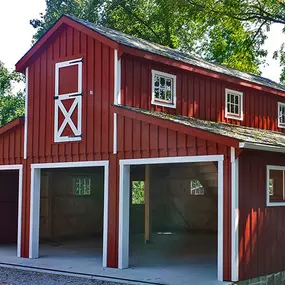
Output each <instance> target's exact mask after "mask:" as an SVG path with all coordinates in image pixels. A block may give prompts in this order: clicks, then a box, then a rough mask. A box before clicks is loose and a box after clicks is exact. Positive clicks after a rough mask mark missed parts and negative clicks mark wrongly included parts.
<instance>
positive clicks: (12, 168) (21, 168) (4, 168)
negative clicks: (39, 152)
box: [0, 164, 23, 257]
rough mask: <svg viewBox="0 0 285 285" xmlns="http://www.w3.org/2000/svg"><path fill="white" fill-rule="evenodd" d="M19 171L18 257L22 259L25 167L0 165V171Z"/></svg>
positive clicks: (20, 165)
mask: <svg viewBox="0 0 285 285" xmlns="http://www.w3.org/2000/svg"><path fill="white" fill-rule="evenodd" d="M5 170H6V171H7V170H18V171H19V188H18V234H17V256H18V257H21V242H22V197H23V165H22V164H11V165H0V171H5Z"/></svg>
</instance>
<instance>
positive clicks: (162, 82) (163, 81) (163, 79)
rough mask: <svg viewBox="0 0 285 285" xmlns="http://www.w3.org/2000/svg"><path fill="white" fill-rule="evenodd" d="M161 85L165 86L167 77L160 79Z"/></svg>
mask: <svg viewBox="0 0 285 285" xmlns="http://www.w3.org/2000/svg"><path fill="white" fill-rule="evenodd" d="M160 85H161V87H164V86H165V77H160Z"/></svg>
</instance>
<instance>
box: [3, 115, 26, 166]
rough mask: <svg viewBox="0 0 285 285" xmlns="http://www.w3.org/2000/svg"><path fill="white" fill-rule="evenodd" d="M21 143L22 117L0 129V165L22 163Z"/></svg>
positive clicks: (22, 133)
mask: <svg viewBox="0 0 285 285" xmlns="http://www.w3.org/2000/svg"><path fill="white" fill-rule="evenodd" d="M11 126H12V127H11ZM10 127H11V128H10ZM4 128H6V130H5V129H4ZM23 143H24V119H16V120H15V121H13V122H11V123H9V124H8V125H7V126H5V127H2V128H1V129H0V165H11V164H22V163H23V151H24V148H23Z"/></svg>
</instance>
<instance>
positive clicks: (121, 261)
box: [118, 155, 224, 281]
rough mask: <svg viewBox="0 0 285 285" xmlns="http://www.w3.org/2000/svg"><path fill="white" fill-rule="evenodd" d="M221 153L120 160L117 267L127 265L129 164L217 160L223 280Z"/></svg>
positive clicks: (219, 254) (221, 275)
mask: <svg viewBox="0 0 285 285" xmlns="http://www.w3.org/2000/svg"><path fill="white" fill-rule="evenodd" d="M223 160H224V156H223V155H206V156H181V157H179V156H178V157H163V158H141V159H122V160H120V189H119V255H118V267H119V269H124V268H127V267H128V266H129V230H130V225H129V218H130V207H129V206H130V199H129V197H130V183H129V181H130V179H129V178H130V166H131V165H144V164H146V165H150V164H170V163H191V162H216V161H217V162H218V256H217V264H218V265H217V267H218V268H217V271H218V280H220V281H222V280H223V216H224V215H223V208H224V207H223V201H224V198H223V179H224V176H223V168H224V166H223Z"/></svg>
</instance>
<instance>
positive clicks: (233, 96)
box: [231, 94, 236, 103]
mask: <svg viewBox="0 0 285 285" xmlns="http://www.w3.org/2000/svg"><path fill="white" fill-rule="evenodd" d="M235 97H236V96H235V95H233V94H231V103H235Z"/></svg>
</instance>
